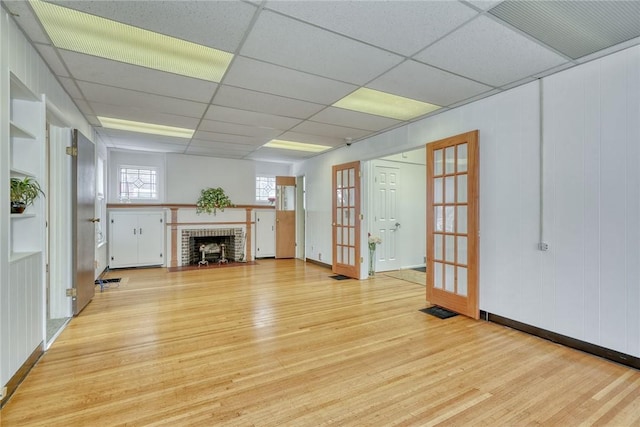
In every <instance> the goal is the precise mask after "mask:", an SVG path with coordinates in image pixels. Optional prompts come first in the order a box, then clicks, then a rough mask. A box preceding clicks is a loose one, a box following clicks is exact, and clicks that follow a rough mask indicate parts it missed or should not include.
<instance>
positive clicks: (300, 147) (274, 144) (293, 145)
mask: <svg viewBox="0 0 640 427" xmlns="http://www.w3.org/2000/svg"><path fill="white" fill-rule="evenodd" d="M263 147H269V148H282V149H285V150H296V151H309V152H312V153H320V152H321V151H325V150H328V149H329V148H331V147H329V146H328V145H318V144H307V143H305V142H295V141H284V140H281V139H273V140H271V141H269V142H267V143H266V144H264V145H263Z"/></svg>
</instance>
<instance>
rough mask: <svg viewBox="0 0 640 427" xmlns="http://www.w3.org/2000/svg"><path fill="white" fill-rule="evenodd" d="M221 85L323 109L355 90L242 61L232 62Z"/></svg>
mask: <svg viewBox="0 0 640 427" xmlns="http://www.w3.org/2000/svg"><path fill="white" fill-rule="evenodd" d="M223 83H224V84H229V85H232V86H238V87H241V88H245V89H252V90H257V91H259V92H266V93H270V94H273V95H280V96H285V97H289V98H294V99H299V100H302V101H309V102H316V103H319V104H325V105H330V104H333V103H334V102H336V101H337V100H339V99H340V98H343V97H344V96H346V95H348V94H349V93H351V92H353V91H354V90H356V89H357V86H354V85H350V84H347V83H342V82H338V81H335V80H330V79H327V78H324V77H318V76H314V75H311V74H307V73H303V72H300V71H295V70H291V69H288V68H284V67H279V66H277V65H272V64H267V63H266V62H261V61H256V60H254V59H249V58H244V57H237V58H236V59H235V60H234V61H233V63H232V64H231V67H230V69H229V70H228V71H227V75H226V76H225V79H224V81H223Z"/></svg>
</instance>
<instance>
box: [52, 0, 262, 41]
mask: <svg viewBox="0 0 640 427" xmlns="http://www.w3.org/2000/svg"><path fill="white" fill-rule="evenodd" d="M52 3H56V4H58V5H60V6H65V7H70V8H73V9H77V10H80V11H83V12H86V13H90V14H92V15H97V16H102V17H103V18H108V19H112V20H115V21H119V22H124V23H126V24H129V25H133V26H136V27H139V28H144V29H147V30H151V31H155V32H158V33H162V34H165V35H169V36H173V37H177V38H180V39H183V40H189V41H192V42H194V43H199V44H202V45H205V46H210V47H214V48H217V49H221V50H224V51H226V52H232V53H233V52H235V51H236V49H237V48H238V46H239V45H240V42H241V41H242V38H243V37H244V33H245V31H246V28H247V27H248V26H249V23H250V22H251V20H252V19H253V15H254V14H255V12H256V7H255V6H254V5H251V4H248V3H244V2H238V1H153V2H152V3H150V2H147V1H84V0H81V1H77V0H75V1H53V2H52ZM150 4H151V5H153V7H149V5H150Z"/></svg>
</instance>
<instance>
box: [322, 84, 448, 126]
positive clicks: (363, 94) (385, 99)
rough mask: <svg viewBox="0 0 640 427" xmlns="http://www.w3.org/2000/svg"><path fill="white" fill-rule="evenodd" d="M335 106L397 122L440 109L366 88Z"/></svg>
mask: <svg viewBox="0 0 640 427" xmlns="http://www.w3.org/2000/svg"><path fill="white" fill-rule="evenodd" d="M333 106H334V107H339V108H344V109H347V110H352V111H359V112H361V113H368V114H375V115H376V116H382V117H389V118H391V119H397V120H411V119H413V118H415V117H419V116H422V115H424V114H427V113H430V112H432V111H435V110H437V109H439V108H440V107H439V106H437V105H433V104H428V103H426V102H422V101H416V100H415V99H410V98H405V97H402V96H398V95H392V94H390V93H386V92H381V91H379V90H374V89H368V88H366V87H361V88H360V89H358V90H356V91H355V92H353V93H351V94H350V95H347V96H345V97H344V98H342V99H341V100H340V101H338V102H336V103H335V104H333Z"/></svg>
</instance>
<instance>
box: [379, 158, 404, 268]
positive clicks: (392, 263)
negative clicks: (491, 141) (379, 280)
mask: <svg viewBox="0 0 640 427" xmlns="http://www.w3.org/2000/svg"><path fill="white" fill-rule="evenodd" d="M373 181H374V183H373V188H374V192H375V194H374V197H373V203H374V216H373V227H372V230H373V231H372V233H375V235H376V236H377V237H380V238H381V239H382V243H381V244H379V245H378V246H377V248H376V264H375V265H376V271H391V270H398V269H400V259H399V257H398V249H399V248H398V241H399V237H400V233H401V232H402V224H401V223H400V219H399V214H400V213H399V212H398V190H399V185H400V169H399V168H393V167H388V166H375V170H374V177H373Z"/></svg>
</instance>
